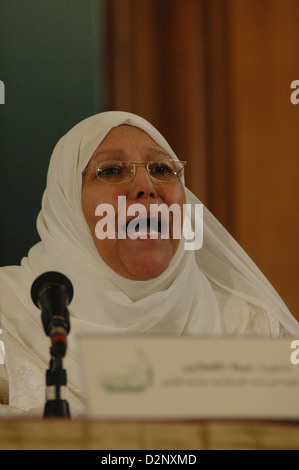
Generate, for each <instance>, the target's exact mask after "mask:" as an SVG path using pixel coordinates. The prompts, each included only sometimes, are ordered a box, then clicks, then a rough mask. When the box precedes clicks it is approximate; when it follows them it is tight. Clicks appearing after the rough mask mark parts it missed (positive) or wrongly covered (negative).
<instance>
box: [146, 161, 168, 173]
mask: <svg viewBox="0 0 299 470" xmlns="http://www.w3.org/2000/svg"><path fill="white" fill-rule="evenodd" d="M151 172H152V173H160V174H165V173H173V169H172V168H171V167H170V166H169V165H167V164H164V163H159V164H156V165H153V166H152V167H151Z"/></svg>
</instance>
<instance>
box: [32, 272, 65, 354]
mask: <svg viewBox="0 0 299 470" xmlns="http://www.w3.org/2000/svg"><path fill="white" fill-rule="evenodd" d="M31 298H32V301H33V303H34V304H35V305H36V306H37V307H38V308H39V309H40V310H41V312H42V323H43V327H44V330H45V333H46V335H47V336H49V337H50V338H51V345H52V353H53V356H56V357H57V356H60V357H63V356H64V355H65V353H66V347H67V335H68V333H69V332H70V320H69V312H68V309H67V306H68V304H69V303H70V302H71V300H72V298H73V286H72V283H71V282H70V280H69V279H68V278H67V277H66V276H65V275H63V274H61V273H58V272H55V271H49V272H46V273H44V274H41V275H40V276H39V277H38V278H37V279H36V280H35V281H34V283H33V284H32V287H31Z"/></svg>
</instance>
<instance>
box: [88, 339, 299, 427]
mask: <svg viewBox="0 0 299 470" xmlns="http://www.w3.org/2000/svg"><path fill="white" fill-rule="evenodd" d="M291 343H292V341H291V340H285V339H277V340H271V339H269V340H264V339H263V340H262V339H246V338H245V339H207V338H190V337H189V338H173V337H172V338H169V337H154V338H153V337H138V338H137V337H135V338H121V337H117V338H115V337H113V338H111V337H102V336H100V337H99V336H88V337H86V336H85V337H81V338H80V346H81V353H82V359H83V371H84V377H85V383H86V387H87V399H88V405H89V407H88V409H89V414H90V416H91V417H96V418H105V419H107V418H108V419H110V418H111V419H142V418H145V419H205V418H206V419H213V418H215V419H221V418H227V419H229V418H241V419H242V418H243V419H246V418H252V419H298V418H299V364H298V365H295V364H293V363H292V362H291V355H292V354H293V356H292V359H294V357H295V359H296V357H297V356H296V349H292V348H291ZM297 350H298V351H299V342H298V346H297ZM297 355H298V356H299V352H298V353H297ZM293 362H294V361H293ZM295 362H298V360H297V361H295Z"/></svg>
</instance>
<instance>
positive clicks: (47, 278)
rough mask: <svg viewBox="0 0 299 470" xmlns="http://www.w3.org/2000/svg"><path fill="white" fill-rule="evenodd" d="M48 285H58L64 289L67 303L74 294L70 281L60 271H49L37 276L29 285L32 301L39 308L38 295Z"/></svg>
mask: <svg viewBox="0 0 299 470" xmlns="http://www.w3.org/2000/svg"><path fill="white" fill-rule="evenodd" d="M50 286H58V287H63V288H65V289H66V291H67V294H68V303H70V302H71V300H72V298H73V294H74V290H73V286H72V283H71V281H70V280H69V279H68V278H67V277H66V276H65V275H64V274H61V273H58V272H56V271H49V272H46V273H44V274H41V275H40V276H38V277H37V278H36V279H35V281H34V282H33V284H32V287H31V298H32V301H33V303H34V304H35V305H36V306H37V307H38V308H39V302H38V300H39V295H40V293H41V292H42V290H43V289H45V288H46V287H50Z"/></svg>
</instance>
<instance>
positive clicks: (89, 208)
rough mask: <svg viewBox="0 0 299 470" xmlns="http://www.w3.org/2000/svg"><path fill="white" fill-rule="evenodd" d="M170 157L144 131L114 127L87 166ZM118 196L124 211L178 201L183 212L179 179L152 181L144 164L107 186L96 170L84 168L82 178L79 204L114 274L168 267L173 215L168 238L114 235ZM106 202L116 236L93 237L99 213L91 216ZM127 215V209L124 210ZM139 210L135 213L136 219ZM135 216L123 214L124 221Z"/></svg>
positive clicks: (131, 275)
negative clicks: (125, 179)
mask: <svg viewBox="0 0 299 470" xmlns="http://www.w3.org/2000/svg"><path fill="white" fill-rule="evenodd" d="M166 159H171V157H170V156H169V155H168V154H167V152H166V151H165V150H164V149H163V148H162V147H160V146H159V145H158V144H157V143H156V142H155V141H154V140H153V139H152V138H151V137H150V136H149V135H148V134H147V133H146V132H144V131H143V130H141V129H139V128H137V127H133V126H129V125H121V126H119V127H116V128H113V129H112V130H111V131H110V132H109V133H108V134H107V136H106V137H105V139H104V140H103V141H102V142H101V144H100V145H99V146H98V148H97V149H96V151H95V152H94V154H93V155H92V157H91V159H90V161H89V163H88V164H87V166H86V168H89V167H90V166H93V165H96V164H98V163H100V162H105V161H110V160H117V161H129V162H137V163H139V162H140V163H143V162H145V163H146V162H148V161H161V160H162V161H163V160H166ZM118 196H125V198H126V209H128V207H130V206H131V205H133V204H142V205H143V206H144V208H145V210H146V211H147V213H149V211H150V208H151V205H152V204H159V205H160V204H166V205H167V206H171V205H172V204H174V203H176V204H177V205H179V206H180V210H181V214H183V204H184V203H185V192H184V188H183V185H182V183H181V182H180V180H179V179H177V180H176V181H174V182H171V183H163V182H162V183H161V182H159V183H156V182H153V181H152V180H151V178H150V177H149V175H148V173H147V170H146V167H145V166H143V165H136V174H135V177H134V178H133V179H132V180H130V181H128V182H123V183H120V184H110V183H107V182H105V181H102V180H99V179H98V178H97V177H96V169H95V168H93V169H88V170H87V171H85V172H84V173H83V177H82V208H83V212H84V216H85V219H86V221H87V224H88V226H89V229H90V231H91V234H92V237H93V240H94V243H95V246H96V248H97V250H98V252H99V254H100V255H101V257H102V259H103V260H104V261H105V263H106V264H107V265H108V266H110V267H111V268H112V269H113V270H114V271H116V272H117V273H118V274H120V275H122V276H124V277H126V278H128V279H134V280H148V279H153V278H155V277H157V276H159V275H160V274H162V273H163V272H164V271H165V269H166V268H167V267H168V265H169V263H170V261H171V259H172V257H173V255H174V253H175V251H176V250H177V248H178V245H179V242H180V240H179V239H177V238H173V234H172V228H173V226H172V224H173V218H172V216H171V215H172V214H171V212H170V217H169V237H168V238H161V236H159V237H158V238H157V239H151V238H149V237H146V238H142V239H140V238H137V239H135V240H133V239H131V238H130V237H129V236H128V234H127V235H126V236H125V238H118V216H119V217H120V214H119V211H118ZM104 203H105V204H107V203H108V204H110V205H111V206H113V208H114V211H115V229H116V236H115V239H108V238H105V239H103V240H100V239H99V238H97V237H96V233H95V232H96V231H95V228H96V224H97V223H98V222H99V220H100V218H99V216H96V215H95V211H96V207H97V206H98V205H99V204H104ZM125 213H127V212H125ZM137 215H138V213H136V216H135V217H137ZM132 219H134V217H132V216H130V217H126V222H127V223H128V222H129V221H130V220H132Z"/></svg>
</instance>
